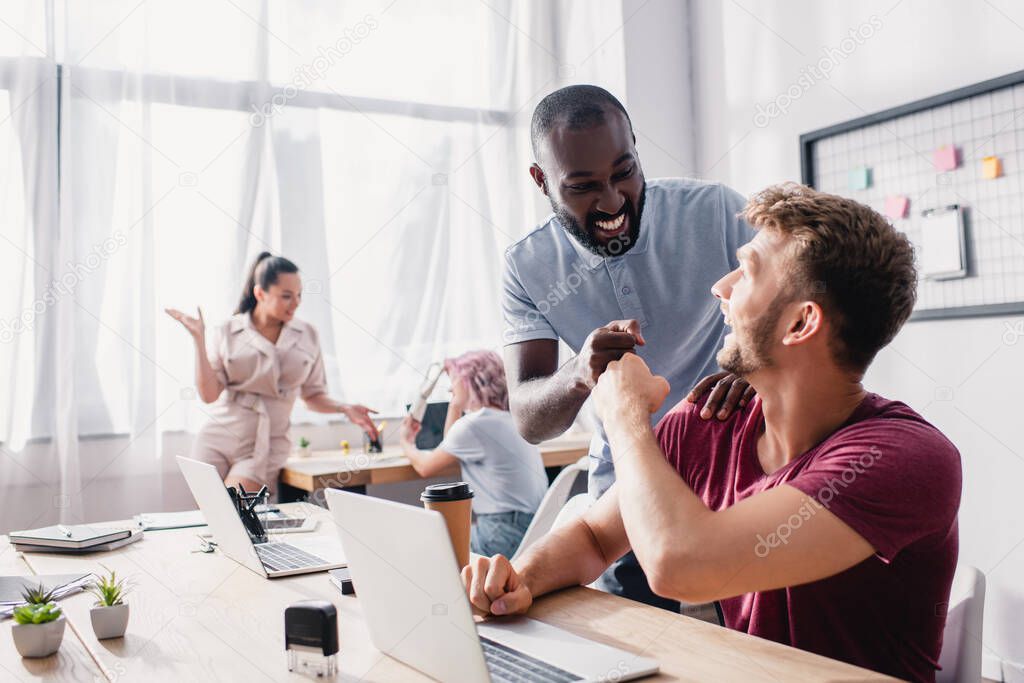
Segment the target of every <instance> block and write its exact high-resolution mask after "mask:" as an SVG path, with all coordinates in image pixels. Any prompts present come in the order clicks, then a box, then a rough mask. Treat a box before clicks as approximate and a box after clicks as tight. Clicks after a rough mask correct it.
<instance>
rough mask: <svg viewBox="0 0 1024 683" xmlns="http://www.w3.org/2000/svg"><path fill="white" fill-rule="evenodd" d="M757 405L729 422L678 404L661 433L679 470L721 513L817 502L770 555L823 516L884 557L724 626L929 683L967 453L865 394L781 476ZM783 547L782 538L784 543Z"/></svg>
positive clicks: (737, 615) (952, 563)
mask: <svg viewBox="0 0 1024 683" xmlns="http://www.w3.org/2000/svg"><path fill="white" fill-rule="evenodd" d="M763 429H764V418H763V417H762V414H761V401H760V399H755V400H754V401H751V403H750V404H749V405H748V406H747V407H746V408H745V409H743V410H741V411H737V412H736V413H734V414H733V415H732V416H731V417H730V418H728V419H727V420H725V421H719V420H702V419H700V416H699V415H698V414H697V409H696V407H695V406H694V405H693V404H690V403H685V402H683V403H680V404H679V405H678V406H676V407H675V408H674V409H673V410H672V411H671V412H669V413H668V414H667V415H665V417H664V418H662V420H661V422H659V423H658V426H657V428H656V430H655V433H656V435H657V438H658V442H659V443H660V444H661V448H662V450H663V451H664V452H665V457H666V458H667V459H668V461H669V463H671V464H672V466H673V467H675V468H676V470H677V471H678V472H679V474H680V475H681V476H682V478H683V480H684V481H686V483H687V484H688V485H689V486H690V488H692V489H693V491H694V492H695V493H696V494H697V495H698V496H700V498H701V499H702V500H703V501H704V503H705V504H706V505H707V506H708V507H709V508H710V509H711V510H721V509H723V508H727V507H729V506H731V505H734V504H735V503H736V502H738V501H740V500H743V499H744V498H748V497H750V496H752V495H755V494H757V493H760V492H761V491H765V490H767V489H770V488H773V487H776V486H780V485H782V484H788V485H789V486H793V487H795V488H797V489H799V490H800V491H803V492H804V493H805V494H807V495H808V496H809V497H811V498H813V499H814V501H817V502H816V503H815V502H813V501H811V500H808V501H807V502H806V503H805V505H804V506H802V507H801V509H800V510H795V511H794V513H795V514H794V516H793V517H790V518H789V520H787V522H786V523H785V524H784V525H783V526H782V527H780V528H779V529H778V530H777V531H776V532H773V533H771V534H768V535H766V536H763V537H759V538H754V539H751V544H752V545H753V550H752V552H754V553H756V554H757V555H759V556H761V557H764V556H765V555H767V553H769V552H770V551H771V548H772V547H778V546H779V545H781V544H782V543H784V542H785V540H786V538H788V536H789V535H790V534H799V533H800V531H799V526H800V524H802V523H803V520H805V519H808V518H810V516H811V515H812V514H815V513H816V512H818V511H820V510H821V508H820V507H818V506H819V505H820V506H824V507H825V508H827V509H828V510H829V511H830V512H831V513H832V514H834V515H835V516H836V517H838V518H839V519H841V520H842V521H843V522H845V523H846V524H847V525H848V526H849V527H850V528H852V529H853V530H854V531H856V532H857V533H859V534H860V535H861V536H862V537H863V538H864V539H865V540H866V541H867V542H868V543H870V544H871V546H872V547H873V548H874V549H875V554H874V555H873V556H871V557H869V558H868V559H866V560H864V561H863V562H861V563H860V564H857V565H855V566H853V567H850V568H849V569H847V570H845V571H843V572H840V573H838V574H836V575H834V576H830V577H829V578H827V579H822V580H820V581H815V582H813V583H808V584H804V585H802V586H794V587H791V588H785V589H778V590H770V591H763V592H760V593H747V594H745V595H739V596H736V597H732V598H727V599H725V600H722V601H721V605H722V612H723V614H724V616H725V625H726V626H728V627H729V628H733V629H736V630H738V631H744V632H746V633H749V634H751V635H755V636H760V637H762V638H768V639H770V640H774V641H777V642H780V643H785V644H787V645H792V646H794V647H798V648H800V649H802V650H808V651H810V652H817V653H819V654H822V655H825V656H827V657H832V658H834V659H839V660H843V661H847V662H850V663H852V664H856V665H858V666H863V667H865V668H868V669H873V670H875V671H880V672H882V673H886V674H890V675H892V676H898V677H900V678H906V679H911V680H923V681H933V680H935V670H936V669H937V668H938V660H939V652H940V651H941V647H942V629H943V626H944V624H945V618H946V617H945V615H946V605H947V602H948V600H949V590H950V584H951V583H952V581H953V572H954V570H955V568H956V560H957V550H958V536H957V509H958V508H959V507H960V454H959V452H958V451H957V449H956V447H955V446H953V444H952V443H950V441H949V440H948V439H946V437H944V436H943V435H942V434H941V433H940V432H939V430H937V429H936V428H935V427H933V426H932V425H930V424H929V423H928V422H926V421H925V420H924V418H922V417H921V416H920V415H918V414H917V413H915V412H914V411H913V410H911V409H910V408H909V407H908V406H906V405H905V404H903V403H900V402H898V401H889V400H886V399H885V398H882V397H881V396H878V395H877V394H868V396H867V397H866V398H865V399H864V401H863V402H862V403H861V404H860V405H859V406H858V407H857V409H856V410H855V411H854V412H853V414H852V415H851V416H850V419H849V420H848V421H847V422H846V423H845V424H844V425H843V426H842V427H840V428H839V429H838V430H836V431H835V432H834V433H833V434H832V435H831V436H829V437H828V438H827V439H825V440H824V441H822V442H821V443H820V444H818V445H817V446H815V447H814V448H812V449H811V450H809V451H807V452H806V453H804V454H803V455H801V456H799V457H798V458H796V459H794V460H793V461H792V462H790V463H788V464H786V465H785V466H784V467H782V468H780V469H779V470H777V471H775V472H773V473H771V474H765V472H764V470H763V469H762V468H761V464H760V462H759V461H758V459H757V439H758V437H759V436H760V435H761V433H762V432H763ZM784 537H785V538H784Z"/></svg>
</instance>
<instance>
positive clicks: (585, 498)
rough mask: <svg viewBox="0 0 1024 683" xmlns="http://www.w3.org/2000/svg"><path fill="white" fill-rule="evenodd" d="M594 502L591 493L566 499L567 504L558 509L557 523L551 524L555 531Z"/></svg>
mask: <svg viewBox="0 0 1024 683" xmlns="http://www.w3.org/2000/svg"><path fill="white" fill-rule="evenodd" d="M593 504H594V499H593V498H591V497H590V494H589V493H580V494H577V495H575V496H573V497H572V498H570V499H569V500H567V501H565V505H563V506H562V509H561V510H559V511H558V516H557V517H555V523H554V524H552V525H551V530H552V531H554V530H555V529H557V528H558V527H560V526H562V525H564V524H568V523H569V522H571V521H572V520H574V519H576V518H577V517H579V516H581V515H582V514H583V513H584V512H586V511H587V510H588V509H590V506H591V505H593Z"/></svg>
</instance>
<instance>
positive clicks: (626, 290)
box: [622, 287, 633, 296]
mask: <svg viewBox="0 0 1024 683" xmlns="http://www.w3.org/2000/svg"><path fill="white" fill-rule="evenodd" d="M632 291H633V290H632V289H630V288H629V287H623V288H622V293H623V294H626V295H627V296H628V295H629V293H630V292H632Z"/></svg>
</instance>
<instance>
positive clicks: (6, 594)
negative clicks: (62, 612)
mask: <svg viewBox="0 0 1024 683" xmlns="http://www.w3.org/2000/svg"><path fill="white" fill-rule="evenodd" d="M93 578H95V577H94V576H93V575H92V574H54V575H49V576H0V618H7V617H9V616H11V613H12V612H14V608H15V607H17V606H18V605H23V604H25V600H24V598H23V597H22V593H24V592H25V591H26V590H28V589H33V588H38V587H39V586H42V587H43V590H46V591H51V590H52V591H53V599H54V600H60V599H61V598H63V597H65V596H67V595H71V594H72V593H77V592H78V591H80V590H82V589H83V588H85V586H86V585H87V584H88V583H89V582H90V581H92V580H93Z"/></svg>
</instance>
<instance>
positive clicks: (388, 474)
mask: <svg viewBox="0 0 1024 683" xmlns="http://www.w3.org/2000/svg"><path fill="white" fill-rule="evenodd" d="M589 447H590V435H589V434H584V435H580V436H561V437H559V438H557V439H552V440H550V441H545V442H543V443H541V444H540V454H541V458H542V459H543V460H544V467H545V468H549V467H564V466H565V465H569V464H571V463H574V462H576V461H577V460H579V459H580V458H582V457H583V456H585V455H586V454H587V452H588V449H589ZM458 475H459V468H458V466H456V467H453V468H452V469H451V470H447V471H445V472H442V473H440V474H439V475H438V476H442V477H444V476H453V477H457V476H458ZM422 478H423V477H421V476H420V475H419V474H418V473H417V472H416V470H415V469H413V466H412V464H411V463H410V462H409V459H408V458H406V457H405V456H404V455H402V449H401V448H400V447H398V446H393V447H388V448H385V449H384V452H383V453H375V454H373V455H368V454H365V453H363V452H362V451H361V450H352V451H350V452H349V453H348V454H347V455H345V454H343V453H342V452H341V451H340V450H337V451H314V452H313V454H312V455H311V456H309V457H307V458H300V457H291V458H289V459H288V461H287V462H286V463H285V466H284V469H283V470H281V483H282V484H285V485H286V486H290V487H292V488H293V489H298V490H299V491H305V492H306V493H312V492H313V491H316V490H319V489H325V488H354V487H357V486H366V485H367V484H393V483H395V482H399V481H413V480H416V479H422ZM281 488H282V500H285V499H288V498H289V496H288V495H287V491H286V490H285V487H284V486H282V487H281Z"/></svg>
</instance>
